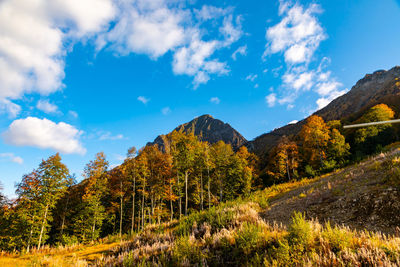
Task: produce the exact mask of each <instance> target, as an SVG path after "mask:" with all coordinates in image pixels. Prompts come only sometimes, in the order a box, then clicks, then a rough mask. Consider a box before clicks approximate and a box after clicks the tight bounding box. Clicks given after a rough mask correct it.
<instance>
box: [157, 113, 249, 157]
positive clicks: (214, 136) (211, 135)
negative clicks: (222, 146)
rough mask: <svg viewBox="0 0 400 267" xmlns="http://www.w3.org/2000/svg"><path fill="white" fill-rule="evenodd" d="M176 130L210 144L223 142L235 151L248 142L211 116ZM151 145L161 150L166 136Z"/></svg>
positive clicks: (202, 117)
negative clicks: (157, 146)
mask: <svg viewBox="0 0 400 267" xmlns="http://www.w3.org/2000/svg"><path fill="white" fill-rule="evenodd" d="M175 130H177V131H183V132H185V133H194V135H196V136H198V137H199V139H200V140H202V141H207V142H209V143H210V144H213V143H216V142H218V141H220V140H222V141H224V142H225V143H227V144H231V145H232V148H233V149H234V150H236V149H237V148H239V147H241V146H242V145H243V144H245V143H246V142H247V140H246V139H245V138H244V137H243V136H242V135H241V134H240V133H239V132H238V131H236V130H235V129H233V128H232V127H231V126H230V125H229V124H228V123H224V122H222V121H220V120H218V119H214V118H213V117H212V116H210V115H203V116H200V117H197V118H195V119H193V120H192V121H190V122H187V123H184V124H182V125H179V126H178V127H176V128H175ZM149 144H150V145H152V144H157V145H159V146H160V147H161V148H162V147H164V144H165V135H159V136H158V137H157V138H156V139H155V140H154V141H153V142H152V143H149Z"/></svg>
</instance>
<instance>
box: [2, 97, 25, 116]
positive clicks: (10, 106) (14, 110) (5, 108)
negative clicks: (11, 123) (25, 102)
mask: <svg viewBox="0 0 400 267" xmlns="http://www.w3.org/2000/svg"><path fill="white" fill-rule="evenodd" d="M20 112H21V107H20V106H19V105H17V104H15V103H13V102H11V101H10V100H8V99H1V98H0V114H1V113H7V114H8V117H9V118H11V119H13V118H15V117H17V116H18V114H19V113H20Z"/></svg>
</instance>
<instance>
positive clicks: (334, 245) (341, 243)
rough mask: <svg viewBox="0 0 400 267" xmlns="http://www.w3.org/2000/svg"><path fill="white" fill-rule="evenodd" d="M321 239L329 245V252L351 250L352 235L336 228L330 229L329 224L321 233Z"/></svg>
mask: <svg viewBox="0 0 400 267" xmlns="http://www.w3.org/2000/svg"><path fill="white" fill-rule="evenodd" d="M322 238H323V239H325V240H326V241H327V242H328V243H329V246H330V248H331V250H332V251H333V252H335V253H338V252H340V251H343V250H345V249H346V248H352V239H353V233H352V232H350V231H346V229H343V228H339V227H337V226H335V227H333V228H332V227H331V224H330V223H329V222H328V223H327V224H326V225H325V227H324V229H323V231H322Z"/></svg>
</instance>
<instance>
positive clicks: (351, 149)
mask: <svg viewBox="0 0 400 267" xmlns="http://www.w3.org/2000/svg"><path fill="white" fill-rule="evenodd" d="M394 117H395V113H394V111H393V110H392V109H391V108H390V107H388V106H387V105H386V104H378V105H375V106H373V107H372V108H370V109H368V110H367V111H366V112H364V113H363V114H362V115H361V116H360V117H359V118H358V119H356V120H353V121H348V122H347V123H365V122H374V121H386V120H391V119H393V118H394ZM398 132H399V129H398V127H393V126H392V125H391V124H384V125H374V126H369V127H363V128H356V129H348V130H344V129H343V128H342V124H341V121H339V120H333V121H328V122H325V121H324V120H323V119H322V118H321V117H320V116H317V115H313V116H310V117H309V118H308V119H307V120H306V122H305V124H304V125H303V127H302V129H301V131H300V132H299V133H298V134H297V135H294V136H283V137H282V138H281V139H280V140H279V142H278V145H277V146H275V147H274V148H273V149H272V150H271V151H270V152H269V155H268V159H267V161H268V164H267V167H266V169H265V175H264V178H263V179H264V183H265V184H266V185H268V184H273V183H281V182H285V181H290V180H292V179H297V178H298V177H304V176H315V175H318V174H321V173H326V172H329V171H332V170H334V169H336V168H340V167H343V166H344V165H346V164H348V163H349V162H354V161H357V160H360V159H362V158H363V157H364V156H366V155H370V154H373V153H377V152H380V151H381V150H382V148H383V147H384V146H386V145H388V144H391V143H393V142H395V141H397V140H398Z"/></svg>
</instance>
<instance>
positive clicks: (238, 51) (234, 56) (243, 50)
mask: <svg viewBox="0 0 400 267" xmlns="http://www.w3.org/2000/svg"><path fill="white" fill-rule="evenodd" d="M237 55H242V56H245V55H247V45H244V46H241V47H239V48H238V49H236V50H235V52H233V54H232V59H233V60H236V59H237Z"/></svg>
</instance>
